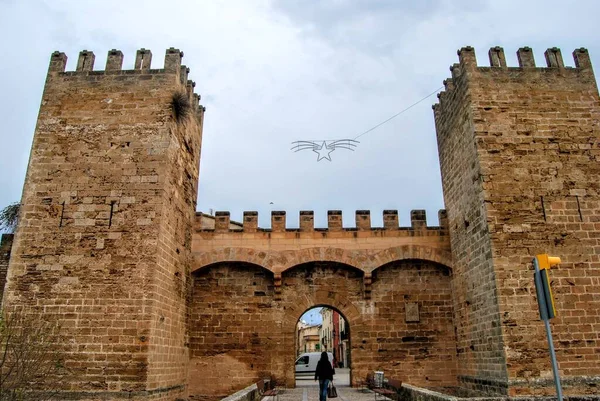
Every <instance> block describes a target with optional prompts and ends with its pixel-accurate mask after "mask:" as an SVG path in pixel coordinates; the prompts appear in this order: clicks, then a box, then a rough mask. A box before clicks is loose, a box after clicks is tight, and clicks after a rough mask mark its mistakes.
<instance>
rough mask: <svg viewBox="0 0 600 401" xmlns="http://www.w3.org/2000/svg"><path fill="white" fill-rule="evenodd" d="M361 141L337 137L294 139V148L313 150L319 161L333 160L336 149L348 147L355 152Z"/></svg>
mask: <svg viewBox="0 0 600 401" xmlns="http://www.w3.org/2000/svg"><path fill="white" fill-rule="evenodd" d="M359 143H360V142H359V141H356V140H354V139H336V140H319V141H294V142H292V145H294V146H292V148H291V150H293V151H294V152H299V151H301V150H312V151H313V152H315V153H316V154H317V161H318V162H320V161H321V160H323V159H325V160H329V161H331V153H332V152H333V151H335V150H336V149H346V150H351V151H353V152H354V148H356V146H357V145H358V144H359Z"/></svg>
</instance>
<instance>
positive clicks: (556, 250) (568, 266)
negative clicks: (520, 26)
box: [434, 48, 600, 395]
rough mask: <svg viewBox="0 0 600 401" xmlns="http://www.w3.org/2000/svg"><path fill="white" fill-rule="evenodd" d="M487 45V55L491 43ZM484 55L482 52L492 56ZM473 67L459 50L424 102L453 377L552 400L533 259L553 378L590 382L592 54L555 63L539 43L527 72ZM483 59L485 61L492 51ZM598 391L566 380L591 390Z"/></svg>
mask: <svg viewBox="0 0 600 401" xmlns="http://www.w3.org/2000/svg"><path fill="white" fill-rule="evenodd" d="M494 49H495V48H494ZM494 49H493V50H494ZM494 51H495V52H496V53H494V52H492V51H491V52H490V57H491V58H492V59H493V60H496V61H497V64H498V66H497V67H496V66H493V67H478V66H477V64H476V59H475V53H474V51H473V49H472V48H463V49H461V50H460V51H459V58H460V64H459V65H457V66H455V67H454V68H453V69H452V76H453V79H452V84H451V85H447V90H446V91H445V92H443V93H442V94H440V103H439V105H436V106H435V107H434V109H435V121H436V127H437V133H438V144H439V154H440V163H441V171H442V182H443V188H444V199H445V203H446V207H447V210H448V221H449V224H448V225H449V229H450V237H451V244H452V246H451V247H452V251H453V256H454V260H453V274H454V279H453V291H454V309H455V322H456V325H457V341H458V349H457V351H458V355H459V365H458V366H459V375H460V377H461V380H462V381H463V383H464V384H465V385H469V386H470V385H475V386H477V387H482V388H486V387H489V388H493V387H496V388H497V390H498V391H499V392H501V393H506V392H508V393H509V395H527V394H538V395H539V394H552V392H553V389H552V387H551V385H550V383H546V384H545V385H541V386H539V385H537V384H535V383H536V381H539V379H545V378H549V377H550V376H551V366H550V361H549V358H548V352H547V344H546V339H545V334H544V328H543V324H542V322H541V321H540V320H539V317H538V310H537V305H536V300H535V289H534V284H533V279H532V270H531V259H532V257H533V256H534V255H535V254H536V253H549V254H552V255H557V256H561V257H562V261H563V263H562V264H561V265H560V267H559V268H556V269H552V271H551V277H552V286H553V288H554V294H555V300H556V308H557V310H558V317H557V318H556V319H555V320H553V321H552V327H553V331H554V336H555V337H554V339H555V342H556V345H557V351H558V361H559V364H560V368H561V373H562V374H563V376H564V377H565V378H566V379H568V380H574V379H576V378H578V377H584V376H589V377H596V378H597V377H600V341H599V339H598V336H597V333H598V330H599V329H600V281H599V277H600V224H599V222H600V197H599V192H600V163H599V161H600V148H599V138H600V129H599V125H598V121H599V120H600V101H599V98H598V89H597V86H596V82H595V79H594V75H593V71H592V69H591V65H590V63H589V56H588V55H587V51H586V50H585V49H578V50H576V51H575V52H574V57H575V63H576V68H565V67H564V64H563V61H562V57H561V55H560V51H559V50H558V49H549V50H548V52H547V53H546V58H547V60H548V67H547V68H535V64H534V61H533V56H532V53H531V50H530V49H521V50H520V51H519V62H520V63H521V67H519V68H514V67H508V68H506V66H505V65H502V61H501V60H502V58H503V53H502V54H501V55H500V56H499V57H498V53H497V51H496V50H494ZM492 53H494V54H492ZM595 391H597V388H596V387H595V385H587V384H585V382H584V381H582V382H581V384H580V385H576V386H570V387H569V388H568V389H567V393H571V394H588V393H593V392H595Z"/></svg>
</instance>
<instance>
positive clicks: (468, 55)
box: [433, 46, 594, 118]
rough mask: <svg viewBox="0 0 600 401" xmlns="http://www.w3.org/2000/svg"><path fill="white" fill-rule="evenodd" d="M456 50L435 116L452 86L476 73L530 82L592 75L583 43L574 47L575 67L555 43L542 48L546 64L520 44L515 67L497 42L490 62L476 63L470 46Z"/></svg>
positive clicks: (477, 75)
mask: <svg viewBox="0 0 600 401" xmlns="http://www.w3.org/2000/svg"><path fill="white" fill-rule="evenodd" d="M457 54H458V60H459V62H458V63H456V64H453V65H452V66H451V67H450V71H451V74H452V78H449V79H447V80H445V81H444V91H442V92H440V93H439V94H438V99H439V103H437V104H435V105H433V109H434V112H435V113H436V118H437V114H438V112H439V111H441V109H444V108H445V104H446V103H448V101H449V99H450V97H453V96H454V92H455V90H456V89H458V88H464V87H466V86H467V83H468V82H469V80H472V79H476V78H477V77H480V78H483V77H488V78H492V79H496V80H502V79H511V80H521V81H525V80H530V81H533V82H535V81H541V80H551V79H554V78H555V77H563V76H565V75H569V74H574V75H577V76H583V79H584V80H585V81H588V80H589V79H590V78H591V79H593V77H594V73H593V69H592V63H591V61H590V56H589V53H588V51H587V49H585V48H583V47H582V48H579V49H575V50H574V51H573V60H574V63H575V66H574V67H568V66H565V63H564V61H563V56H562V52H561V50H560V49H559V48H557V47H552V48H549V49H547V50H546V51H545V52H544V58H545V61H546V67H538V66H536V62H535V58H534V55H533V50H532V49H531V48H529V47H522V48H520V49H518V50H517V53H516V55H517V59H516V61H517V63H518V67H509V66H508V65H507V61H506V56H505V54H504V49H503V48H502V47H500V46H494V47H492V48H490V49H489V51H488V60H489V66H479V65H477V57H476V54H475V49H474V48H473V47H471V46H465V47H463V48H461V49H459V50H458V51H457Z"/></svg>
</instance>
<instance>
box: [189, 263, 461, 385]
mask: <svg viewBox="0 0 600 401" xmlns="http://www.w3.org/2000/svg"><path fill="white" fill-rule="evenodd" d="M363 276H364V273H363V272H362V271H360V270H358V269H354V268H352V267H350V266H347V265H344V264H340V263H334V262H315V263H306V264H302V265H299V266H296V267H294V268H292V269H289V270H286V271H285V272H284V273H283V275H282V286H281V293H280V294H276V293H275V291H274V275H273V273H272V272H270V271H268V270H266V269H264V268H262V267H261V266H257V265H251V264H247V263H240V262H234V263H217V264H214V265H211V266H209V267H206V268H203V269H201V270H199V271H197V272H195V273H194V288H193V297H192V312H191V321H190V352H191V364H190V377H189V380H188V381H189V383H190V384H189V388H190V395H195V394H196V393H200V392H204V393H206V394H207V395H211V394H214V395H221V394H223V395H224V394H229V393H231V392H233V391H235V390H238V389H240V388H243V387H244V386H246V385H248V384H249V383H252V381H255V380H257V379H258V378H261V377H270V376H273V377H274V380H275V381H276V382H279V383H283V384H285V385H287V386H293V385H294V360H295V357H296V355H295V338H294V336H295V328H296V324H297V321H298V319H299V318H300V316H301V315H302V314H303V313H304V312H305V311H306V310H308V309H310V308H312V307H314V306H329V307H332V308H335V309H336V310H338V311H339V312H340V313H341V314H342V315H343V316H344V318H345V319H347V322H348V324H349V332H350V344H351V360H352V380H353V382H355V383H356V381H357V380H358V379H364V377H365V376H366V374H367V372H368V371H372V370H384V371H385V372H386V375H387V376H388V377H399V378H401V379H402V380H404V381H407V382H410V383H417V384H419V385H422V386H446V385H455V384H456V360H455V354H456V344H455V341H454V329H453V323H452V318H453V316H452V294H451V286H450V272H449V270H448V268H447V267H444V266H441V265H439V264H436V263H433V262H427V261H418V260H404V261H395V262H391V263H388V264H386V265H384V266H380V267H379V268H378V269H376V270H375V271H374V272H373V281H372V292H371V299H365V292H364V286H363ZM407 307H408V308H409V309H410V311H407ZM223 377H227V380H222V378H223Z"/></svg>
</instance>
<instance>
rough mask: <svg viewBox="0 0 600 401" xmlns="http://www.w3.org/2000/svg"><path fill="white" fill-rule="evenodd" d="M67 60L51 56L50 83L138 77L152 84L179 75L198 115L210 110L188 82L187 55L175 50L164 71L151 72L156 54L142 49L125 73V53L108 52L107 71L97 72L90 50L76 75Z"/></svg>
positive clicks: (59, 55) (171, 50)
mask: <svg viewBox="0 0 600 401" xmlns="http://www.w3.org/2000/svg"><path fill="white" fill-rule="evenodd" d="M67 59H68V57H67V55H66V54H65V53H62V52H59V51H55V52H53V53H52V55H51V56H50V65H49V67H48V81H50V82H51V81H52V80H53V79H55V78H57V77H64V78H65V79H72V78H75V77H90V76H94V77H100V76H107V77H108V76H115V75H118V76H125V77H130V79H136V77H137V78H138V79H139V80H152V79H154V78H155V77H158V76H164V75H175V76H176V79H178V80H179V82H180V84H181V85H183V86H184V88H185V92H186V93H187V95H188V98H189V100H190V104H191V106H192V109H193V110H194V111H195V112H196V113H198V112H200V113H203V112H204V111H205V110H206V109H205V108H204V107H203V106H201V105H200V99H201V97H200V95H198V94H197V93H195V92H194V88H195V86H196V83H195V82H194V81H192V80H189V79H188V76H189V72H190V69H189V68H188V67H186V66H185V65H182V64H181V61H182V59H183V52H182V51H180V50H179V49H175V48H173V47H171V48H169V49H167V50H166V52H165V62H164V67H163V68H160V69H153V68H151V67H152V52H151V51H150V50H148V49H144V48H142V49H139V50H138V51H137V52H136V55H135V61H134V67H133V69H131V70H124V69H123V60H124V56H123V52H121V51H120V50H117V49H111V50H109V51H108V55H107V57H106V65H105V68H104V70H94V63H95V61H96V56H95V55H94V52H92V51H89V50H82V51H81V52H79V58H78V59H77V66H76V68H75V71H66V66H67ZM118 79H127V78H118ZM157 79H159V78H157Z"/></svg>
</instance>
